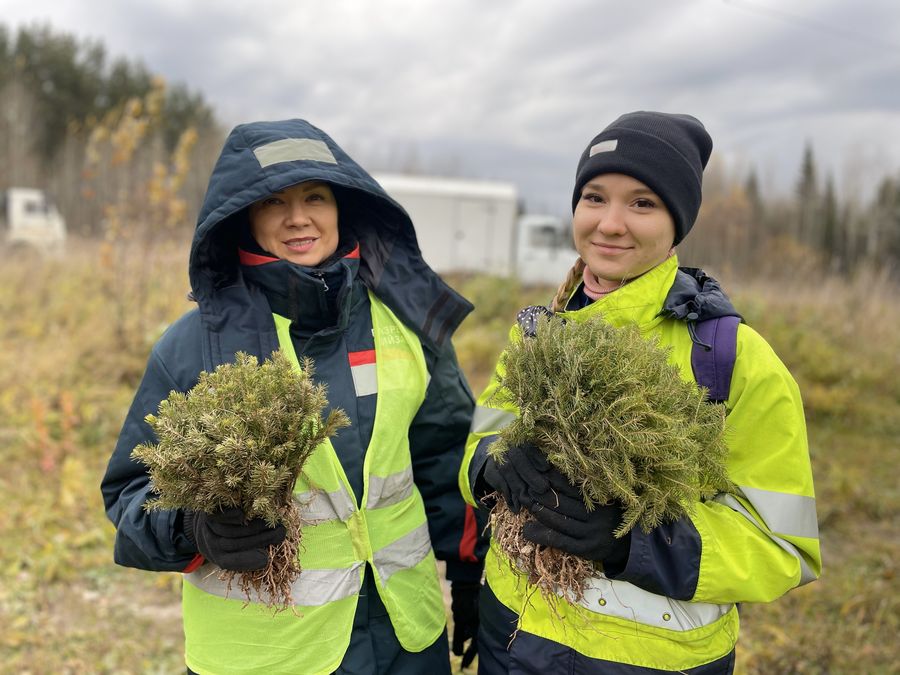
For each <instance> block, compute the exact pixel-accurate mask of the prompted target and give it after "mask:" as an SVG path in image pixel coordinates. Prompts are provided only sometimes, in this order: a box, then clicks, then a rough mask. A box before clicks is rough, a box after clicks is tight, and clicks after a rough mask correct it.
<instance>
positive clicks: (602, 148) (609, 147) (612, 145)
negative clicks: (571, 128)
mask: <svg viewBox="0 0 900 675" xmlns="http://www.w3.org/2000/svg"><path fill="white" fill-rule="evenodd" d="M618 144H619V140H618V139H617V138H612V139H610V140H608V141H600V142H599V143H595V144H594V145H592V146H591V151H590V154H589V155H588V156H589V157H593V156H594V155H599V154H600V153H601V152H612V151H613V150H615V149H616V146H617V145H618Z"/></svg>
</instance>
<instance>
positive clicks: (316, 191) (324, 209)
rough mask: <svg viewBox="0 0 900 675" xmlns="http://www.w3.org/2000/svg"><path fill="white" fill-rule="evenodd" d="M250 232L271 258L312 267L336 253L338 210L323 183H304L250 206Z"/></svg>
mask: <svg viewBox="0 0 900 675" xmlns="http://www.w3.org/2000/svg"><path fill="white" fill-rule="evenodd" d="M250 232H251V233H252V234H253V238H254V239H256V242H257V243H258V244H259V245H260V246H262V247H263V248H264V249H265V250H267V251H268V252H269V253H271V254H272V255H275V256H277V257H279V258H281V259H282V260H289V261H290V262H292V263H297V264H298V265H303V266H305V267H315V266H316V265H318V264H319V263H321V262H322V261H323V260H325V259H326V258H327V257H328V256H330V255H331V254H332V253H334V252H335V251H336V250H337V246H338V240H339V237H338V209H337V201H335V198H334V193H332V191H331V188H329V187H328V185H327V184H326V183H322V182H319V181H308V182H306V183H298V184H297V185H292V186H290V187H288V188H285V189H284V190H282V191H281V192H276V193H275V194H272V195H269V196H268V197H264V198H263V199H260V200H259V201H256V202H254V203H253V204H251V205H250Z"/></svg>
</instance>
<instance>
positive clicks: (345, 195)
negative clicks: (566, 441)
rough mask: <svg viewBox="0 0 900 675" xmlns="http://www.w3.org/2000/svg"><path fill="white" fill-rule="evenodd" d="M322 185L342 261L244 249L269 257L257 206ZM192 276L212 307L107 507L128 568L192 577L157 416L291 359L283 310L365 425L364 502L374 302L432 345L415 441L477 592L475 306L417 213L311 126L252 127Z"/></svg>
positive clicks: (182, 338) (179, 334)
mask: <svg viewBox="0 0 900 675" xmlns="http://www.w3.org/2000/svg"><path fill="white" fill-rule="evenodd" d="M310 180H317V181H324V182H326V183H328V184H329V186H330V187H331V189H332V191H333V192H334V194H335V197H336V199H337V204H338V218H339V231H340V236H341V244H340V245H339V249H338V251H337V255H335V256H333V257H332V258H330V259H329V260H326V261H324V262H323V263H322V264H321V265H319V266H318V267H316V268H315V269H311V268H304V267H301V266H299V265H294V264H292V263H289V262H287V261H284V260H277V259H274V258H273V259H269V258H266V257H265V256H259V255H254V253H255V252H254V251H252V250H251V251H249V252H248V251H244V252H242V251H241V249H242V248H244V249H247V248H252V246H253V245H254V244H253V242H252V240H250V242H249V244H248V239H249V237H248V221H247V208H248V206H249V205H250V204H252V203H253V202H254V201H257V200H259V199H261V198H263V197H265V196H268V195H270V194H272V193H275V192H279V191H281V190H283V189H285V188H286V187H289V186H291V185H295V184H297V183H301V182H304V181H310ZM248 253H249V255H248ZM263 253H264V252H263ZM348 253H349V254H350V255H346V254H348ZM342 254H343V255H342ZM189 272H190V281H191V289H192V295H193V298H194V299H195V300H196V302H197V308H196V309H193V310H192V311H189V312H188V313H186V314H185V315H184V316H182V317H181V318H180V319H179V320H178V321H176V322H175V323H174V324H173V325H172V326H171V327H170V328H169V329H168V330H167V331H166V333H165V334H164V335H163V336H162V338H161V339H160V340H159V342H158V343H157V344H156V345H155V346H154V347H153V350H152V352H151V354H150V358H149V361H148V364H147V369H146V372H145V373H144V377H143V380H142V382H141V384H140V386H139V388H138V391H137V393H136V395H135V398H134V401H133V403H132V406H131V409H130V410H129V412H128V415H127V418H126V420H125V423H124V426H123V428H122V431H121V434H120V436H119V439H118V443H117V444H116V448H115V450H114V452H113V455H112V457H111V459H110V462H109V465H108V468H107V472H106V475H105V476H104V478H103V482H102V486H101V488H102V492H103V499H104V503H105V505H106V510H107V514H108V516H109V518H110V520H111V521H112V522H113V524H115V526H116V531H117V532H116V542H115V560H116V562H117V563H119V564H121V565H125V566H129V567H137V568H140V569H147V570H159V571H182V570H184V569H185V567H187V566H188V565H189V564H190V563H191V561H192V560H193V558H194V557H195V555H196V553H197V551H196V548H195V547H194V546H193V545H192V544H191V543H190V542H189V541H188V539H187V537H186V536H185V535H184V532H183V529H182V522H181V521H182V514H181V513H180V512H178V511H153V512H150V513H148V512H146V511H144V509H143V504H144V503H145V502H146V501H147V498H148V492H149V477H148V475H147V473H146V471H145V467H144V466H143V465H141V464H139V463H137V462H135V461H134V460H132V459H131V456H130V455H131V451H132V450H133V448H134V447H135V446H136V445H138V444H139V443H144V442H153V441H155V437H154V434H153V431H152V429H151V428H150V427H149V425H147V424H146V422H145V421H144V418H145V416H146V415H147V414H149V413H156V411H157V408H158V405H159V403H160V401H162V400H163V399H165V398H166V397H167V396H168V394H169V392H170V391H172V390H177V391H187V390H189V389H190V388H191V387H192V386H193V385H194V384H196V382H197V379H198V376H199V373H200V371H202V370H206V371H211V370H213V369H214V368H215V367H216V366H217V365H220V364H222V363H229V362H233V361H234V358H235V354H236V352H238V351H243V352H247V353H249V354H252V355H255V356H256V357H257V358H258V359H260V361H262V360H263V359H265V358H267V357H268V356H269V355H270V354H271V353H272V352H273V351H275V350H276V349H278V339H277V335H276V331H275V324H274V320H273V318H272V312H273V311H277V312H278V313H279V314H282V315H285V316H288V317H289V318H292V319H293V320H295V324H296V326H297V328H296V329H295V328H294V327H293V326H292V331H291V336H292V339H293V341H294V345H295V348H296V350H297V353H298V354H303V355H306V356H310V357H312V358H313V360H314V362H315V365H316V369H315V375H314V377H315V379H317V380H319V381H323V382H326V383H327V384H328V387H329V399H330V404H331V405H332V406H333V407H340V408H343V409H344V410H345V412H347V413H348V414H349V416H350V418H351V422H352V424H351V427H350V428H349V429H345V430H342V431H341V432H340V433H339V434H338V436H337V437H335V438H334V439H333V445H334V446H335V451H336V452H337V454H338V457H339V459H340V460H341V463H342V465H344V468H345V470H346V472H347V474H348V478H349V479H350V481H351V485H352V486H353V487H354V490H355V491H356V493H357V494H361V493H362V490H361V489H360V488H359V486H360V485H361V483H362V465H363V459H364V454H365V449H366V447H367V446H368V442H369V438H370V436H371V431H372V421H373V418H374V406H375V399H376V398H377V394H371V393H367V392H363V391H358V390H356V389H355V388H354V383H353V378H352V375H351V371H350V364H351V363H352V360H353V358H354V357H353V355H354V354H358V353H364V352H365V351H366V350H367V349H372V348H373V346H372V337H371V316H370V312H369V300H368V293H367V291H371V292H372V293H373V294H374V295H375V296H377V297H378V298H379V299H380V300H381V301H382V302H383V303H384V304H385V305H387V306H388V307H389V308H390V309H391V310H392V311H393V312H394V314H395V315H397V317H398V318H400V319H401V320H402V321H403V322H404V323H405V324H406V325H407V326H408V327H409V328H410V329H411V330H412V331H413V332H415V333H416V335H417V336H418V337H419V339H420V341H421V343H422V346H423V351H424V353H425V359H426V365H427V367H428V370H429V374H430V376H431V380H430V384H429V387H428V390H427V392H426V398H425V401H424V402H423V403H422V406H421V407H420V409H419V411H418V413H417V415H416V417H415V419H414V420H413V423H412V425H411V427H410V430H409V437H410V452H411V455H412V462H413V472H414V476H415V480H416V484H417V486H418V488H419V490H420V492H421V493H422V497H423V499H424V501H425V507H426V513H427V516H428V525H429V532H430V535H431V540H432V545H433V546H434V549H435V554H436V557H437V558H438V559H443V560H446V561H447V577H448V578H449V579H451V580H460V581H475V580H478V579H479V578H480V574H481V567H482V562H481V561H482V560H483V556H484V553H485V550H486V546H487V542H486V540H485V538H484V537H483V536H481V535H480V530H481V529H482V528H481V527H480V526H479V525H478V524H477V523H476V521H475V517H474V514H473V513H472V511H471V509H470V507H467V506H466V505H465V502H464V501H463V499H462V496H461V495H460V494H459V490H458V486H457V478H456V476H457V471H458V467H459V465H460V462H461V459H462V453H463V446H464V443H465V439H466V434H467V432H468V429H469V424H470V420H471V415H472V410H473V408H474V401H473V398H472V395H471V393H470V391H469V389H468V386H467V385H466V383H465V380H464V378H463V376H462V373H461V372H460V369H459V366H458V364H457V362H456V356H455V354H454V351H453V347H452V345H451V343H450V337H451V336H452V334H453V332H454V331H455V330H456V328H457V327H458V326H459V324H460V323H461V322H462V320H463V319H464V318H465V316H466V315H467V314H468V312H469V311H471V309H472V307H471V305H470V304H469V303H468V302H467V301H466V300H464V299H463V298H462V297H461V296H459V295H458V294H457V293H456V292H455V291H453V290H452V289H451V288H450V287H449V286H447V285H446V284H445V283H444V282H443V281H442V280H441V279H440V277H438V275H437V274H435V273H434V271H433V270H431V268H430V267H428V265H427V264H426V263H425V261H424V260H423V259H422V256H421V252H420V250H419V246H418V243H417V241H416V235H415V230H414V228H413V224H412V222H411V221H410V219H409V216H408V215H407V214H406V212H405V211H404V210H403V209H402V207H400V206H399V205H398V204H397V203H396V202H395V201H394V200H393V199H391V198H390V197H389V196H388V195H387V194H386V193H385V192H384V190H383V189H382V188H381V187H380V186H379V185H378V184H377V183H376V182H375V180H374V179H373V178H372V177H371V176H369V174H368V173H366V172H365V171H364V170H363V169H362V168H361V167H359V166H358V165H357V164H356V163H355V162H354V161H353V160H352V159H351V158H350V157H348V156H347V155H346V154H345V153H344V152H343V150H341V148H340V147H338V146H337V145H336V144H335V143H334V141H333V140H332V139H331V138H330V137H328V136H327V135H326V134H325V133H323V132H322V131H321V130H319V129H317V128H316V127H314V126H312V125H311V124H309V123H307V122H305V121H303V120H287V121H280V122H259V123H253V124H247V125H241V126H238V127H236V128H235V129H234V130H233V131H232V132H231V134H230V135H229V137H228V139H227V140H226V142H225V146H224V148H223V150H222V153H221V155H220V157H219V160H218V162H217V164H216V166H215V168H214V170H213V173H212V176H211V178H210V181H209V187H208V190H207V194H206V198H205V200H204V203H203V206H202V208H201V211H200V216H199V219H198V225H197V229H196V233H195V235H194V240H193V243H192V246H191V253H190V263H189Z"/></svg>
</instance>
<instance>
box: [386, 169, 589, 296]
mask: <svg viewBox="0 0 900 675" xmlns="http://www.w3.org/2000/svg"><path fill="white" fill-rule="evenodd" d="M374 176H375V180H377V181H378V182H379V183H380V184H381V186H382V187H383V188H384V189H385V191H386V192H387V193H388V194H389V195H390V196H391V197H393V198H394V199H395V200H397V202H399V203H400V205H401V206H403V208H405V209H406V211H407V213H409V216H410V218H412V221H413V224H414V225H415V227H416V234H417V236H418V239H419V247H420V248H421V249H422V256H423V257H424V258H425V262H427V263H428V264H429V265H430V266H431V267H432V268H433V269H434V270H435V271H437V272H439V273H443V272H480V273H485V274H495V275H498V276H510V277H517V278H518V279H519V280H520V281H522V282H523V283H526V284H553V285H555V284H558V283H560V282H561V281H562V280H563V279H564V278H565V275H566V273H567V272H568V270H569V268H570V267H571V266H572V263H573V262H574V261H575V258H576V257H577V253H575V250H574V249H573V248H572V243H571V242H572V235H571V232H570V228H569V227H568V225H564V224H563V223H562V222H561V220H560V219H559V218H556V217H554V216H547V215H537V214H525V215H522V214H520V207H519V199H518V193H517V190H516V187H515V185H513V184H512V183H507V182H502V181H486V180H467V179H460V178H436V177H433V176H417V175H407V174H389V173H376V174H374Z"/></svg>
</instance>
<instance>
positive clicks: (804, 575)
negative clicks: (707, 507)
mask: <svg viewBox="0 0 900 675" xmlns="http://www.w3.org/2000/svg"><path fill="white" fill-rule="evenodd" d="M716 501H717V502H719V503H720V504H724V505H725V506H727V507H729V508H730V509H734V510H735V511H737V512H738V513H740V514H741V515H742V516H744V517H745V518H746V519H747V520H749V521H750V522H751V523H753V524H754V525H756V526H757V527H758V528H759V529H760V530H762V531H763V532H765V528H764V527H763V526H762V524H761V523H760V522H759V521H758V520H756V518H754V517H753V514H752V513H750V512H749V511H748V510H747V509H746V508H744V505H743V504H741V503H740V502H739V501H738V500H737V499H735V498H734V496H733V495H726V494H720V495H717V496H716ZM769 539H771V540H772V541H774V542H775V543H776V544H778V545H779V546H780V547H781V548H783V549H784V550H785V551H787V552H788V553H790V554H791V555H792V556H794V557H795V558H796V559H797V562H798V563H799V564H800V583H799V584H798V585H799V586H802V585H803V584H808V583H809V582H810V581H815V580H816V579H818V577H817V576H816V574H815V572H813V571H812V568H810V566H809V563H807V562H806V558H805V557H804V556H803V553H802V552H801V551H799V550H798V549H797V547H796V546H794V545H793V544H792V543H791V542H789V541H785V540H784V539H782V538H781V537H776V536H775V535H774V534H769Z"/></svg>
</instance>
